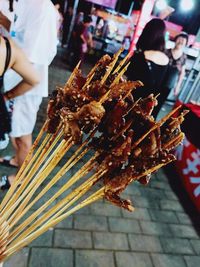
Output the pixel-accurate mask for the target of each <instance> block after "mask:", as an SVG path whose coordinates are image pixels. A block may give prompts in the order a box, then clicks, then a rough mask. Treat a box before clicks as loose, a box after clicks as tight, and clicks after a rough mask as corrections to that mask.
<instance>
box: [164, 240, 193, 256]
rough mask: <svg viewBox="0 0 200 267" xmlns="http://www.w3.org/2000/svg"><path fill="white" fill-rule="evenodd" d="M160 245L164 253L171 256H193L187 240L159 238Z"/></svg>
mask: <svg viewBox="0 0 200 267" xmlns="http://www.w3.org/2000/svg"><path fill="white" fill-rule="evenodd" d="M160 240H161V244H162V247H163V249H164V252H166V253H172V254H194V250H193V249H192V246H191V244H190V242H189V240H187V239H183V238H164V237H161V238H160Z"/></svg>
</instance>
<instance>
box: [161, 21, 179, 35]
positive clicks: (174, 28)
mask: <svg viewBox="0 0 200 267" xmlns="http://www.w3.org/2000/svg"><path fill="white" fill-rule="evenodd" d="M165 25H166V28H167V31H168V32H169V34H170V36H171V37H172V38H174V37H175V36H176V35H178V34H179V33H180V32H181V31H182V29H183V27H182V26H181V25H178V24H175V23H173V22H170V21H165Z"/></svg>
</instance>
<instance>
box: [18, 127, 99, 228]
mask: <svg viewBox="0 0 200 267" xmlns="http://www.w3.org/2000/svg"><path fill="white" fill-rule="evenodd" d="M95 132H96V130H94V131H93V132H92V133H91V134H90V135H89V136H88V138H86V140H85V141H84V142H83V144H82V145H81V146H80V147H79V148H78V149H77V150H76V152H75V153H74V155H73V156H72V157H71V158H70V159H69V160H68V161H67V163H66V164H65V165H64V166H63V168H62V169H61V170H60V172H58V174H57V175H56V177H54V179H53V180H55V181H56V180H57V179H58V178H57V176H58V177H61V176H62V175H63V174H64V173H65V172H67V171H68V170H69V169H70V168H72V167H73V166H74V165H75V164H76V163H77V162H78V161H79V160H80V159H81V158H82V157H83V156H84V155H85V154H86V153H87V152H88V150H89V148H86V149H85V150H84V151H83V152H82V153H81V154H80V155H79V156H77V155H78V153H79V152H80V151H81V150H82V148H83V147H84V146H85V145H87V144H88V142H89V140H90V138H92V137H93V136H94V134H95ZM96 156H97V154H96ZM96 156H95V157H96ZM95 157H93V160H94V159H95ZM50 184H51V186H52V185H53V181H51V182H50ZM42 192H45V189H44V190H43V191H42ZM42 192H41V193H42ZM39 196H40V197H41V196H42V195H41V194H39ZM39 196H38V197H39ZM38 197H37V198H36V199H39V198H40V197H39V198H38ZM34 203H35V201H32V202H31V204H30V205H29V206H28V207H29V208H28V207H27V208H26V210H25V212H26V211H28V209H30V208H31V206H32V205H33V204H34ZM25 212H20V214H21V215H20V218H21V217H22V216H23V214H25ZM20 218H19V217H18V219H20ZM14 223H16V222H13V224H14Z"/></svg>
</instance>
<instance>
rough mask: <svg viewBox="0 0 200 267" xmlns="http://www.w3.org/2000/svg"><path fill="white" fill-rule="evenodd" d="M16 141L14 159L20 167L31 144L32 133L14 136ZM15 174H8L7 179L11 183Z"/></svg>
mask: <svg viewBox="0 0 200 267" xmlns="http://www.w3.org/2000/svg"><path fill="white" fill-rule="evenodd" d="M15 141H16V148H17V150H16V159H17V162H18V165H19V167H21V165H22V163H23V162H24V160H25V158H26V156H27V154H28V152H29V150H30V148H31V146H32V134H28V135H24V136H21V137H17V138H15ZM14 179H15V175H14V174H13V175H9V176H8V180H9V183H10V184H12V183H13V182H14Z"/></svg>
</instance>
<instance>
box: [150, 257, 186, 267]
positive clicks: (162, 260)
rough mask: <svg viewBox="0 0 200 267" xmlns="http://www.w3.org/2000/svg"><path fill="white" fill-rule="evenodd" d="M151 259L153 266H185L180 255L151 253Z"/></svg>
mask: <svg viewBox="0 0 200 267" xmlns="http://www.w3.org/2000/svg"><path fill="white" fill-rule="evenodd" d="M152 260H153V263H154V266H155V267H187V266H186V264H185V262H184V259H183V257H180V256H175V255H174V256H173V255H166V254H152Z"/></svg>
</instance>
